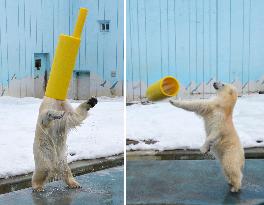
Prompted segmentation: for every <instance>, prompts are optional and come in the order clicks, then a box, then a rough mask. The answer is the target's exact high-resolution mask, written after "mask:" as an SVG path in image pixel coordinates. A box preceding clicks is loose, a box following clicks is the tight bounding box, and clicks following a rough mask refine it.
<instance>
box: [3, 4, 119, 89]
mask: <svg viewBox="0 0 264 205" xmlns="http://www.w3.org/2000/svg"><path fill="white" fill-rule="evenodd" d="M80 7H87V8H89V15H88V18H87V22H86V26H85V28H84V31H83V35H82V42H81V47H80V50H79V56H78V61H77V63H76V67H75V69H76V70H89V71H90V72H91V75H92V74H95V75H97V76H99V78H100V79H101V81H102V82H103V81H105V80H106V81H107V83H108V84H109V85H111V84H112V83H113V82H114V81H118V82H119V83H121V84H122V83H123V82H122V81H123V73H124V72H123V67H124V66H123V56H124V55H123V50H124V49H123V47H124V40H123V29H124V26H123V22H124V21H123V18H124V13H123V1H122V0H74V1H72V0H48V1H46V0H11V1H10V0H0V82H1V84H2V86H3V87H8V86H9V84H10V82H11V81H12V80H13V79H18V80H19V79H23V78H27V77H32V76H33V73H32V72H33V69H34V62H33V61H34V53H49V54H50V57H51V59H50V60H51V62H52V57H53V54H54V51H55V49H56V45H57V39H58V36H59V34H61V33H66V34H70V33H72V31H73V27H74V24H75V20H76V17H77V14H78V9H79V8H80ZM104 19H106V20H110V22H111V23H110V32H107V33H102V32H100V29H99V23H98V20H104ZM113 70H115V71H116V73H117V76H116V77H115V78H113V77H111V71H113ZM99 83H101V82H99ZM28 86H30V85H28ZM18 89H21V88H18Z"/></svg>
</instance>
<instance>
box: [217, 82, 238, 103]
mask: <svg viewBox="0 0 264 205" xmlns="http://www.w3.org/2000/svg"><path fill="white" fill-rule="evenodd" d="M213 86H214V88H215V89H216V93H217V96H218V97H219V98H220V99H222V100H221V101H222V103H223V104H224V105H227V106H231V107H234V105H235V104H236V101H237V90H236V88H235V87H234V86H233V85H231V84H224V83H221V82H215V83H214V84H213Z"/></svg>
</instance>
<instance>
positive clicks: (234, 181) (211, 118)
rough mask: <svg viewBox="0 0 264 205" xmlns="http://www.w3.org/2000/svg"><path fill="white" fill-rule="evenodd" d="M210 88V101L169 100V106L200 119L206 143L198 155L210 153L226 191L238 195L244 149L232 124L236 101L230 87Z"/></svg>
mask: <svg viewBox="0 0 264 205" xmlns="http://www.w3.org/2000/svg"><path fill="white" fill-rule="evenodd" d="M213 86H214V88H215V89H216V92H217V95H216V96H215V97H213V98H211V99H208V100H193V101H177V100H170V103H171V104H172V105H174V106H176V107H179V108H182V109H184V110H187V111H191V112H195V113H196V114H198V115H200V116H202V117H203V120H204V124H205V131H206V140H205V142H204V144H203V146H202V147H201V148H200V150H201V152H202V153H207V152H208V151H210V150H212V151H213V153H214V155H215V157H216V158H217V159H218V160H219V161H220V163H221V166H222V169H223V172H224V174H225V176H226V178H227V180H228V182H229V184H230V185H231V189H230V191H231V192H238V191H239V190H240V188H241V182H242V176H243V174H242V171H243V167H244V162H245V157H244V149H243V147H242V145H241V143H240V140H239V137H238V134H237V132H236V129H235V126H234V123H233V120H232V114H233V109H234V106H235V104H236V101H237V91H236V88H235V87H234V86H233V85H230V84H223V83H220V82H215V83H214V84H213Z"/></svg>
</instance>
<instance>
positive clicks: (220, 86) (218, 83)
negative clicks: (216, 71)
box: [213, 82, 225, 90]
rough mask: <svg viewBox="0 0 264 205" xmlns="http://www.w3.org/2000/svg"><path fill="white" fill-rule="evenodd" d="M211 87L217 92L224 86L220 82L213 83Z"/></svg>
mask: <svg viewBox="0 0 264 205" xmlns="http://www.w3.org/2000/svg"><path fill="white" fill-rule="evenodd" d="M213 86H214V89H216V90H219V89H221V88H223V87H224V86H225V84H224V83H221V82H214V84H213Z"/></svg>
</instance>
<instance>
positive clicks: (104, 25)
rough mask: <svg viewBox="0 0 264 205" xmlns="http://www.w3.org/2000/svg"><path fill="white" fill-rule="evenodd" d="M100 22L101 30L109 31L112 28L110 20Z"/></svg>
mask: <svg viewBox="0 0 264 205" xmlns="http://www.w3.org/2000/svg"><path fill="white" fill-rule="evenodd" d="M99 23H100V31H101V32H109V30H110V22H109V21H105V20H103V21H99Z"/></svg>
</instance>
